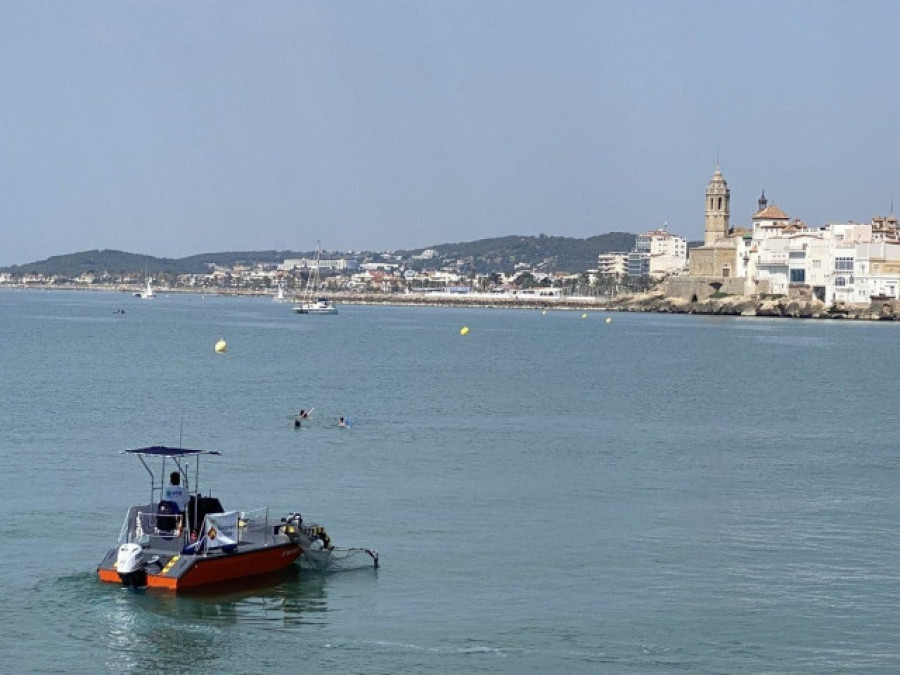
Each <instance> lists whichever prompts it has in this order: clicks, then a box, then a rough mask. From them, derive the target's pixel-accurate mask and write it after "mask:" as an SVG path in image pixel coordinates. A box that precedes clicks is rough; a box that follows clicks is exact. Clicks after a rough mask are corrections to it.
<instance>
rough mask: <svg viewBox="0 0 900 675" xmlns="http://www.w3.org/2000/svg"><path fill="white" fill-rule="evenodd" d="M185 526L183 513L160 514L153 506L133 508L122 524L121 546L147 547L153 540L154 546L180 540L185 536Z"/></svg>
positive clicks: (129, 510)
mask: <svg viewBox="0 0 900 675" xmlns="http://www.w3.org/2000/svg"><path fill="white" fill-rule="evenodd" d="M185 524H186V519H185V514H183V513H159V512H158V511H157V509H155V508H154V506H153V505H152V504H146V505H143V506H132V507H131V508H130V509H128V513H127V515H126V516H125V522H124V523H122V530H121V531H120V532H119V545H122V544H127V543H136V544H141V545H146V544H148V542H150V541H151V539H152V541H153V543H154V544H155V543H158V542H159V541H171V540H175V539H180V538H181V537H182V535H183V534H184V529H185Z"/></svg>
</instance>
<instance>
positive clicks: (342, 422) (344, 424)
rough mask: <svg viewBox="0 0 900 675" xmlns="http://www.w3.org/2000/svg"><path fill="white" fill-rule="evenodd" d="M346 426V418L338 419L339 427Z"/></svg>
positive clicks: (343, 427) (344, 427)
mask: <svg viewBox="0 0 900 675" xmlns="http://www.w3.org/2000/svg"><path fill="white" fill-rule="evenodd" d="M348 426H349V424H347V420H345V419H344V418H343V417H341V418H340V419H339V420H338V427H340V428H341V429H346V428H347V427H348Z"/></svg>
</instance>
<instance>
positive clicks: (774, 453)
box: [0, 292, 900, 673]
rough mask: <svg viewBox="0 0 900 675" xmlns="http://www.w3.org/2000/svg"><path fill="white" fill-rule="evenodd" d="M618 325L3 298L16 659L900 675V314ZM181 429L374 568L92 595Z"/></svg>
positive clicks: (259, 303) (654, 319) (223, 468)
mask: <svg viewBox="0 0 900 675" xmlns="http://www.w3.org/2000/svg"><path fill="white" fill-rule="evenodd" d="M121 307H125V308H126V310H127V312H126V314H124V315H114V314H113V312H114V310H115V309H118V308H121ZM605 316H606V315H604V314H601V313H589V315H588V318H587V319H581V315H580V313H574V312H548V313H547V314H546V315H543V314H541V313H540V312H529V311H505V310H493V311H488V310H463V309H444V310H438V309H428V308H408V307H398V308H390V307H342V308H341V314H340V315H339V316H337V317H299V316H296V315H293V314H292V313H291V312H290V310H289V308H286V307H285V306H283V305H278V304H276V303H272V302H270V301H264V300H255V301H254V300H248V299H222V298H211V297H210V298H200V297H175V296H173V297H171V298H165V297H162V298H158V299H157V300H154V301H152V302H141V301H139V300H137V299H132V298H131V297H123V296H119V295H115V294H85V293H46V294H43V293H11V292H0V356H2V363H3V364H4V369H5V372H4V375H5V381H4V383H5V387H4V388H3V390H2V392H0V396H2V399H0V401H2V408H0V410H2V415H3V417H2V422H3V425H2V440H3V443H2V445H0V452H2V454H3V462H4V468H5V469H6V475H7V476H8V477H12V478H11V479H9V480H8V481H7V498H8V499H9V500H10V503H12V504H14V505H15V507H16V508H15V510H14V512H13V513H11V514H10V515H9V516H8V517H6V518H5V519H4V520H3V522H2V524H0V536H2V541H3V542H4V554H5V557H4V560H3V564H2V568H3V571H2V574H0V584H2V586H3V592H4V599H5V602H6V603H7V604H8V605H9V606H10V607H11V608H13V609H12V611H8V612H7V616H6V620H5V626H4V631H3V635H4V637H5V638H6V645H0V671H2V672H24V671H29V670H30V671H34V672H48V671H66V672H97V671H108V672H123V671H137V670H142V671H147V670H149V671H151V672H161V671H168V670H188V671H195V672H212V671H214V672H292V671H295V670H308V671H312V672H323V671H326V670H333V671H336V672H366V673H394V672H398V671H408V672H448V671H464V672H559V671H560V670H565V671H571V672H641V673H643V672H671V671H673V670H685V671H688V672H791V673H793V672H810V673H819V672H848V671H862V672H879V671H880V672H895V671H896V670H897V669H898V666H900V656H898V650H897V649H896V634H897V629H898V625H897V619H896V617H897V611H896V607H897V606H898V600H900V598H898V590H897V589H898V581H900V579H898V572H897V566H896V564H895V563H896V560H897V558H898V553H900V551H898V544H897V543H896V542H897V538H896V531H897V526H898V521H900V510H898V508H897V505H896V497H895V491H896V489H895V486H896V484H897V478H898V476H897V460H896V452H895V448H896V443H895V438H896V435H897V434H896V429H895V428H894V427H895V417H896V415H895V410H894V409H895V407H896V405H895V391H894V389H895V382H896V381H897V376H898V373H897V369H898V367H897V365H896V360H895V359H893V358H891V357H890V354H891V353H892V348H893V344H894V342H895V330H896V327H892V326H885V325H882V324H859V323H844V324H837V323H834V322H832V323H828V322H810V321H770V320H765V319H731V318H720V317H711V318H706V317H669V316H654V315H625V314H623V315H618V314H616V315H612V318H613V322H612V323H611V324H605V322H604V321H603V318H604V317H605ZM462 325H467V326H469V327H470V329H471V330H470V333H469V334H468V335H467V336H466V337H465V338H463V337H461V336H460V335H459V327H460V326H462ZM222 337H224V338H225V339H226V340H227V341H228V342H229V352H228V353H227V354H225V355H217V354H215V353H214V352H213V349H212V347H213V345H214V344H215V342H216V341H217V340H218V339H220V338H222ZM311 406H315V408H316V412H315V413H314V419H313V420H312V421H311V422H310V423H309V424H308V425H304V427H303V428H302V429H300V430H294V429H292V428H291V427H290V424H289V421H288V420H287V416H288V415H290V414H292V413H293V412H295V411H296V410H297V409H299V408H301V407H307V408H308V407H311ZM340 415H344V416H350V417H352V418H353V419H354V425H353V427H352V428H351V429H349V430H338V429H337V428H336V424H335V422H336V419H337V417H338V416H340ZM182 433H183V434H184V444H185V445H188V446H191V445H194V446H199V447H205V448H214V449H219V450H221V451H222V452H223V456H222V457H221V458H219V459H217V460H216V461H215V462H210V463H208V464H205V465H204V477H203V481H204V482H203V485H202V487H203V489H204V490H205V491H206V490H208V489H210V488H214V489H215V491H216V493H217V495H219V496H221V497H222V498H223V501H224V503H225V505H226V507H228V506H229V505H230V504H232V503H234V505H235V506H238V507H251V508H252V507H255V506H257V505H260V504H263V503H266V502H268V503H269V504H270V505H271V506H272V509H273V512H286V511H290V510H295V509H300V510H301V511H302V512H303V514H304V517H305V518H306V519H307V520H316V521H321V522H323V523H324V524H325V525H327V526H328V528H329V532H330V534H331V535H332V538H333V539H334V540H335V541H336V543H338V544H345V545H366V546H372V547H375V548H378V549H379V550H380V552H381V554H382V562H383V567H382V568H381V569H380V570H378V571H375V570H372V569H368V568H367V569H360V570H356V571H352V572H347V573H341V574H332V575H321V574H314V573H309V572H306V571H303V572H297V571H294V572H292V573H290V574H287V575H285V576H284V577H283V578H279V579H277V580H276V581H274V582H272V583H266V584H263V585H247V584H238V585H237V586H236V587H235V588H232V589H228V590H227V591H226V592H223V593H215V594H192V595H183V596H177V597H175V596H172V595H167V594H164V593H157V592H150V591H137V592H135V591H130V590H125V589H121V588H116V587H111V586H108V585H101V584H99V583H98V582H97V581H96V578H95V576H94V569H95V567H96V564H97V562H98V561H99V559H100V558H101V557H102V554H103V552H104V551H105V550H106V548H108V547H109V546H111V545H112V542H113V541H114V538H115V535H116V533H117V532H118V529H119V526H120V524H121V518H122V517H123V515H124V513H125V509H126V507H127V505H128V504H129V503H130V502H132V501H133V500H134V499H135V497H136V494H137V495H140V496H143V494H144V492H143V491H144V490H145V489H146V487H145V483H144V482H143V481H144V479H145V477H144V474H143V469H141V468H140V467H139V466H135V465H133V464H132V460H130V459H129V458H125V457H122V456H121V455H120V454H119V451H120V450H121V449H123V448H125V447H135V446H138V445H144V444H150V443H161V442H163V443H177V442H179V438H180V437H181V435H182ZM71 523H77V526H72V525H71ZM13 646H14V648H13Z"/></svg>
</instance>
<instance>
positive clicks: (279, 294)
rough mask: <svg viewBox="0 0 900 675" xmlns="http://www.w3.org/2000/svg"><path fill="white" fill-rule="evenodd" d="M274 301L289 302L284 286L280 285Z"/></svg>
mask: <svg viewBox="0 0 900 675" xmlns="http://www.w3.org/2000/svg"><path fill="white" fill-rule="evenodd" d="M272 300H274V301H275V302H287V298H286V297H284V286H282V285H281V284H278V290H276V291H275V297H274V298H272Z"/></svg>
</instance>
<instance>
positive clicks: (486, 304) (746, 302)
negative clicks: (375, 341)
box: [0, 284, 900, 321]
mask: <svg viewBox="0 0 900 675" xmlns="http://www.w3.org/2000/svg"><path fill="white" fill-rule="evenodd" d="M0 288H5V289H7V290H17V291H89V292H104V293H125V294H128V295H129V296H131V295H133V294H134V293H135V292H138V291H139V290H140V289H139V288H137V287H133V286H127V287H126V286H109V285H99V284H94V285H66V286H54V285H28V286H12V285H9V286H0ZM156 292H157V295H159V296H165V295H167V294H192V295H216V296H222V297H258V298H273V297H274V296H273V291H272V290H271V289H266V290H251V289H239V288H238V289H218V288H215V289H210V288H205V289H198V288H158V289H156ZM329 297H330V298H332V299H333V300H334V301H335V302H336V303H338V304H346V305H398V306H402V305H408V306H421V307H482V308H487V309H541V310H545V309H556V310H570V311H605V312H646V313H659V314H697V315H713V316H742V317H769V318H789V319H831V320H857V321H900V301H897V300H894V299H882V300H873V301H872V302H871V303H870V304H868V305H850V304H844V303H836V304H834V305H825V303H823V302H821V301H819V300H815V299H812V300H809V299H796V298H787V297H781V298H753V297H748V296H737V295H728V296H724V297H720V298H706V299H704V300H685V299H684V298H679V297H673V296H669V295H666V294H665V293H663V292H662V291H652V290H651V291H648V292H646V293H637V294H633V295H621V296H618V297H615V298H609V297H605V296H604V297H601V296H536V295H530V294H522V295H501V294H489V293H459V294H456V293H408V294H406V293H391V294H387V293H357V292H353V293H350V292H346V291H339V292H335V293H329ZM292 302H294V301H293V300H287V301H285V302H284V303H283V304H286V305H287V304H291V303H292Z"/></svg>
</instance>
